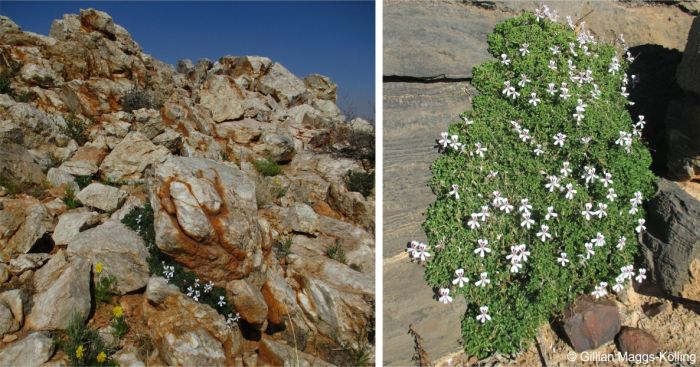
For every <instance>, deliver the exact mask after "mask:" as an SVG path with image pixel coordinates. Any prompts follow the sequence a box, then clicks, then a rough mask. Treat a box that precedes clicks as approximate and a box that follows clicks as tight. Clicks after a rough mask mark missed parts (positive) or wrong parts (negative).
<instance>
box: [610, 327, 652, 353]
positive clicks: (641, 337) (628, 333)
mask: <svg viewBox="0 0 700 367" xmlns="http://www.w3.org/2000/svg"><path fill="white" fill-rule="evenodd" d="M617 346H618V348H619V349H620V352H622V353H627V354H630V355H633V356H637V358H640V357H638V356H639V355H656V354H658V353H659V351H660V348H659V342H657V341H656V339H655V338H654V336H652V335H651V334H649V333H647V332H646V331H644V330H642V329H637V328H634V327H628V326H623V327H622V330H620V333H619V334H617Z"/></svg>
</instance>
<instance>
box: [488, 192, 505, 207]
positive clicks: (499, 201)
mask: <svg viewBox="0 0 700 367" xmlns="http://www.w3.org/2000/svg"><path fill="white" fill-rule="evenodd" d="M491 195H493V200H492V201H491V205H493V206H494V207H495V208H500V207H501V205H503V203H504V200H505V199H504V198H503V197H502V196H501V192H500V191H494V192H493V193H491Z"/></svg>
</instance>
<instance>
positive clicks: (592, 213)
mask: <svg viewBox="0 0 700 367" xmlns="http://www.w3.org/2000/svg"><path fill="white" fill-rule="evenodd" d="M591 209H593V204H592V203H586V204H585V205H584V209H583V211H582V212H581V215H583V216H584V217H585V218H586V220H591V217H592V216H595V215H597V214H598V213H597V212H595V211H592V210H591Z"/></svg>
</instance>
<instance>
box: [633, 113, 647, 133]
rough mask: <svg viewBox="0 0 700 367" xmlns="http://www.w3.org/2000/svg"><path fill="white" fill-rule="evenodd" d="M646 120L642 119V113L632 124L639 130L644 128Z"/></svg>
mask: <svg viewBox="0 0 700 367" xmlns="http://www.w3.org/2000/svg"><path fill="white" fill-rule="evenodd" d="M646 123H647V122H646V121H644V115H639V121H638V122H637V123H636V124H634V127H636V128H638V129H639V130H642V129H644V125H646Z"/></svg>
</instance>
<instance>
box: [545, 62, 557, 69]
mask: <svg viewBox="0 0 700 367" xmlns="http://www.w3.org/2000/svg"><path fill="white" fill-rule="evenodd" d="M547 67H548V68H550V69H552V70H557V63H556V62H554V60H549V65H548V66H547Z"/></svg>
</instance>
